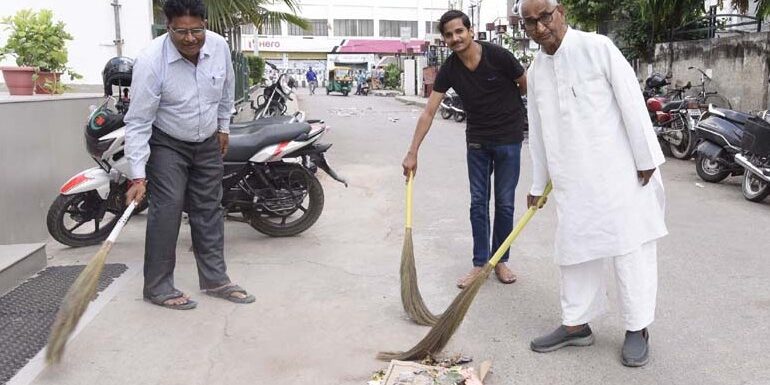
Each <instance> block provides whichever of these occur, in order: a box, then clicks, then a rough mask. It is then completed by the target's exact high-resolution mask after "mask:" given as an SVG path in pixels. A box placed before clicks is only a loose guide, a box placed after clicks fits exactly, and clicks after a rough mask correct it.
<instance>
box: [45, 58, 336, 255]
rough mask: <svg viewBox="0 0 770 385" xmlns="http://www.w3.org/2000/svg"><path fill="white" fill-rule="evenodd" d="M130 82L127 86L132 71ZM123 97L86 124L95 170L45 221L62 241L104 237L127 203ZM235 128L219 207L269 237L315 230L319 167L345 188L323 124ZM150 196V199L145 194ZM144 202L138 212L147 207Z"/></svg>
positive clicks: (262, 122)
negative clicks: (325, 139)
mask: <svg viewBox="0 0 770 385" xmlns="http://www.w3.org/2000/svg"><path fill="white" fill-rule="evenodd" d="M128 79H129V80H128V82H129V84H128V85H130V73H129V78H128ZM125 85H126V84H125V81H124V84H122V85H119V87H121V88H120V92H119V95H121V96H120V97H119V98H116V97H113V96H112V90H111V88H112V85H107V84H106V85H105V89H107V88H108V86H109V89H110V90H109V92H108V91H105V94H106V95H105V99H104V101H103V102H102V103H101V104H100V105H99V106H98V107H96V106H95V107H93V108H92V112H91V114H90V115H89V119H88V123H87V124H86V127H85V139H86V150H87V151H88V153H89V155H91V157H92V158H93V160H94V161H95V162H96V164H97V167H93V168H90V169H87V170H84V171H82V172H80V173H78V174H77V175H75V176H73V177H72V178H70V179H69V180H68V181H67V182H66V183H65V184H64V185H62V187H61V188H60V190H59V195H58V196H57V198H56V199H55V200H54V202H53V203H52V204H51V207H50V208H49V210H48V214H47V218H46V224H47V227H48V231H49V233H50V234H51V236H52V237H53V238H54V239H56V240H57V241H59V242H61V243H62V244H65V245H68V246H72V247H81V246H89V245H95V244H98V243H100V242H102V241H103V240H104V239H106V238H107V236H108V235H109V233H110V231H111V230H112V228H113V227H114V226H115V224H116V223H117V221H118V219H119V217H120V215H121V213H122V212H123V210H124V209H125V207H126V206H127V202H126V199H125V193H126V191H127V190H128V181H129V177H128V175H129V174H128V172H129V164H128V160H127V158H126V157H125V154H124V142H125V127H124V125H125V123H124V121H123V117H124V115H125V113H126V112H127V111H128V108H129V104H130V98H129V93H128V92H127V88H122V86H125ZM286 119H287V117H282V116H279V117H273V118H266V119H259V120H255V121H250V122H245V123H236V124H232V125H231V127H230V130H231V133H230V141H229V149H228V152H227V154H226V156H225V157H224V178H223V181H222V185H223V197H222V206H223V207H224V209H225V214H226V215H227V216H228V218H230V219H234V220H239V221H242V222H247V223H249V224H250V225H251V226H252V227H253V228H254V229H256V230H257V231H260V232H262V233H264V234H267V235H269V236H274V237H284V236H292V235H296V234H299V233H301V232H303V231H305V230H307V229H308V228H309V227H310V226H312V225H313V224H314V223H315V222H316V220H317V219H318V217H319V216H320V215H321V212H322V211H323V204H324V194H323V188H322V186H321V184H320V182H319V181H318V179H317V178H316V176H315V173H316V171H317V169H318V168H320V169H322V170H324V171H325V172H326V173H327V174H329V175H330V176H331V177H332V178H333V179H335V180H337V181H339V182H340V183H343V184H344V185H345V186H346V187H347V182H346V181H345V179H344V178H342V177H340V176H339V175H337V174H336V173H335V172H334V170H332V169H331V167H330V166H329V164H328V162H327V161H326V158H325V153H326V152H327V151H328V150H329V148H330V147H331V144H322V143H320V142H319V139H320V138H321V137H322V136H323V135H324V134H325V133H326V131H327V126H326V124H325V123H324V122H323V121H320V120H308V121H306V122H300V120H304V114H301V113H298V114H295V115H293V116H291V117H289V118H288V119H289V120H288V121H286ZM149 199H152V197H149ZM147 206H148V204H147V201H146V199H145V200H143V202H140V204H139V206H138V207H137V209H136V210H135V213H138V212H141V211H143V210H145V209H146V208H147Z"/></svg>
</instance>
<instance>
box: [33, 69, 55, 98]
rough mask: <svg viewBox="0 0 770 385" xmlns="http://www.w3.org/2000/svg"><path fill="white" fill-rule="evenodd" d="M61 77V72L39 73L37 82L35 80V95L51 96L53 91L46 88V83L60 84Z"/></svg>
mask: <svg viewBox="0 0 770 385" xmlns="http://www.w3.org/2000/svg"><path fill="white" fill-rule="evenodd" d="M59 77H61V73H60V72H42V71H41V72H38V73H37V80H35V93H36V94H51V90H49V89H48V88H46V87H45V83H46V82H48V81H50V82H54V81H55V82H57V83H58V82H59Z"/></svg>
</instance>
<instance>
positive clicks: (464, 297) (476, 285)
mask: <svg viewBox="0 0 770 385" xmlns="http://www.w3.org/2000/svg"><path fill="white" fill-rule="evenodd" d="M492 269H494V265H492V264H489V263H487V264H486V265H484V268H483V269H482V270H481V272H480V273H479V274H477V275H476V277H475V278H473V280H472V281H471V283H470V284H469V285H468V286H466V287H465V289H463V290H462V291H461V292H460V294H458V295H457V297H455V299H454V301H452V304H451V305H449V307H448V308H447V310H446V311H445V312H444V314H442V315H441V317H440V318H439V319H438V321H437V322H436V324H435V325H434V326H433V328H431V329H430V331H429V332H428V334H427V335H426V336H425V338H423V339H422V340H421V341H420V342H418V343H417V345H415V346H414V347H413V348H411V349H409V350H408V351H405V352H380V353H379V354H378V355H377V358H378V359H380V360H384V361H390V360H401V361H414V360H420V359H422V358H425V357H426V356H428V355H435V353H438V352H439V351H441V349H443V348H444V346H446V344H447V342H449V339H450V338H452V335H453V334H454V332H455V330H457V328H458V327H459V326H460V324H461V323H462V322H463V319H464V318H465V314H466V313H467V312H468V309H469V308H470V306H471V304H472V303H473V299H474V298H475V297H476V294H477V293H478V292H479V289H480V288H481V286H482V285H483V284H484V282H485V281H486V280H487V278H488V277H489V274H490V273H491V272H492Z"/></svg>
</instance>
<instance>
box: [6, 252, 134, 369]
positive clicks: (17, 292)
mask: <svg viewBox="0 0 770 385" xmlns="http://www.w3.org/2000/svg"><path fill="white" fill-rule="evenodd" d="M84 267H85V266H83V265H78V266H52V267H48V268H46V269H45V270H43V271H41V272H40V274H38V275H36V276H34V277H33V278H31V279H29V280H27V281H26V282H24V283H22V284H21V285H19V287H17V288H15V289H13V290H12V291H11V292H9V293H7V294H6V295H4V296H2V297H0V384H5V383H6V382H8V381H9V380H10V379H11V378H12V377H13V376H14V375H15V374H16V373H17V372H18V371H19V370H20V369H21V368H23V367H24V365H26V364H27V362H28V361H29V360H30V359H32V357H34V356H35V355H36V354H37V353H38V352H39V351H40V350H41V349H43V348H44V347H45V345H46V343H47V342H48V333H49V332H50V329H51V324H53V321H54V318H56V312H57V311H58V310H59V305H60V304H61V301H62V299H64V294H66V293H67V290H68V289H69V287H70V286H71V285H72V283H73V282H75V278H77V276H78V274H80V272H81V271H83V268H84ZM126 270H128V267H127V266H126V265H123V264H107V265H105V266H104V271H103V272H102V276H101V277H100V278H99V286H98V288H97V290H98V291H99V292H101V291H102V290H104V289H106V288H107V286H109V285H110V284H111V283H112V281H113V280H115V278H118V277H120V275H121V274H123V273H124V272H125V271H126Z"/></svg>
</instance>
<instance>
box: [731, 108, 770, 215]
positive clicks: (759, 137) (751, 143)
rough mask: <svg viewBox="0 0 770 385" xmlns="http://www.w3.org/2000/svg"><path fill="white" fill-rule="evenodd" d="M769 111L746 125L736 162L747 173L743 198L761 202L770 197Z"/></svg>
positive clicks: (744, 180) (744, 175)
mask: <svg viewBox="0 0 770 385" xmlns="http://www.w3.org/2000/svg"><path fill="white" fill-rule="evenodd" d="M767 117H768V116H767V111H764V112H762V113H761V114H760V115H759V116H752V117H751V118H749V119H748V120H747V121H746V124H745V125H744V127H745V130H744V132H743V140H742V143H741V144H742V147H743V149H744V151H743V152H742V153H740V154H736V155H735V161H736V163H738V164H739V165H740V166H741V167H743V168H744V169H745V170H746V171H745V172H744V173H743V182H742V183H741V190H742V191H743V197H744V198H746V199H748V200H750V201H752V202H760V201H762V200H764V199H765V198H767V196H768V195H770V123H768V122H767Z"/></svg>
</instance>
